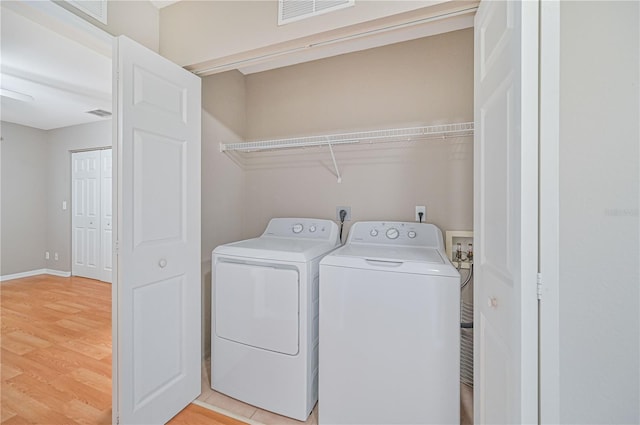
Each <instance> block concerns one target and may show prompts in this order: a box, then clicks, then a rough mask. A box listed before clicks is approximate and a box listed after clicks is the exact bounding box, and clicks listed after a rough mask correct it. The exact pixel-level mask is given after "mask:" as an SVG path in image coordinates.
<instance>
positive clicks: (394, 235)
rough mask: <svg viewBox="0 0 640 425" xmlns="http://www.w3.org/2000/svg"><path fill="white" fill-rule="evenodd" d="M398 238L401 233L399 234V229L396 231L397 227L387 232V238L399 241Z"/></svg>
mask: <svg viewBox="0 0 640 425" xmlns="http://www.w3.org/2000/svg"><path fill="white" fill-rule="evenodd" d="M398 236H400V232H398V229H396V228H395V227H392V228H390V229H389V230H387V237H388V238H389V239H398Z"/></svg>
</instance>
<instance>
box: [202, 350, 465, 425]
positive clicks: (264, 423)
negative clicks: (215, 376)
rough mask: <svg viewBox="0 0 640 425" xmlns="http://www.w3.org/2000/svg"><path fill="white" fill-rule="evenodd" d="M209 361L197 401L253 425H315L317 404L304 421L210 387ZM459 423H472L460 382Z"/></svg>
mask: <svg viewBox="0 0 640 425" xmlns="http://www.w3.org/2000/svg"><path fill="white" fill-rule="evenodd" d="M210 376H211V361H210V360H209V359H207V360H204V361H203V362H202V393H201V394H200V397H198V401H199V402H200V403H202V404H206V405H208V407H211V408H212V410H215V411H217V412H220V413H222V414H225V415H227V416H230V417H232V418H235V419H238V420H241V421H244V422H247V423H249V424H253V425H302V424H306V425H317V424H318V405H317V404H316V406H315V407H314V408H313V411H312V412H311V415H309V418H308V419H307V421H306V422H301V421H296V420H294V419H291V418H287V417H285V416H280V415H276V414H275V413H272V412H268V411H266V410H262V409H259V408H257V407H255V406H251V405H249V404H246V403H243V402H241V401H238V400H236V399H234V398H231V397H228V396H226V395H224V394H221V393H219V392H217V391H214V390H212V389H211V380H210V379H209V377H210ZM460 424H461V425H471V424H473V388H471V387H469V386H467V385H465V384H460Z"/></svg>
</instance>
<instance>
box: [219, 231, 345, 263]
mask: <svg viewBox="0 0 640 425" xmlns="http://www.w3.org/2000/svg"><path fill="white" fill-rule="evenodd" d="M335 248H336V245H335V244H334V243H330V242H328V241H322V240H313V239H302V238H281V237H273V236H261V237H259V238H254V239H247V240H244V241H238V242H232V243H229V244H226V245H220V246H218V247H217V248H216V249H214V250H213V253H214V254H216V255H233V256H237V257H248V258H256V259H265V260H280V261H293V262H297V263H306V262H308V261H311V260H313V259H314V258H317V257H319V256H321V255H324V254H326V253H328V252H330V251H332V250H334V249H335Z"/></svg>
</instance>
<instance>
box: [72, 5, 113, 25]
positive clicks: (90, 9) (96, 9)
mask: <svg viewBox="0 0 640 425" xmlns="http://www.w3.org/2000/svg"><path fill="white" fill-rule="evenodd" d="M66 2H67V3H69V4H70V5H71V6H73V7H75V8H76V9H78V10H79V11H81V12H83V13H86V14H87V15H89V16H91V17H92V18H94V19H97V20H98V21H100V22H102V23H103V24H105V25H107V0H66Z"/></svg>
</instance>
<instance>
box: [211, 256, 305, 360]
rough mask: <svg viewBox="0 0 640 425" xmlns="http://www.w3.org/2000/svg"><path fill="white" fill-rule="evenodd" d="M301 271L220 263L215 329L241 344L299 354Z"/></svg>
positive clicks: (220, 335)
mask: <svg viewBox="0 0 640 425" xmlns="http://www.w3.org/2000/svg"><path fill="white" fill-rule="evenodd" d="M298 277H299V275H298V270H296V269H283V268H276V267H274V266H271V265H264V266H261V265H254V264H239V263H225V262H218V263H217V264H216V266H215V280H214V285H215V287H214V289H213V290H214V291H215V294H214V297H215V298H214V300H215V307H214V308H215V310H214V314H215V332H216V335H218V336H219V337H220V338H225V339H228V340H231V341H235V342H238V343H241V344H246V345H250V346H252V347H256V348H261V349H265V350H270V351H276V352H278V353H283V354H289V355H295V354H297V353H298V311H299V310H298V303H299V301H298V299H299V298H298V282H299V279H298Z"/></svg>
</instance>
